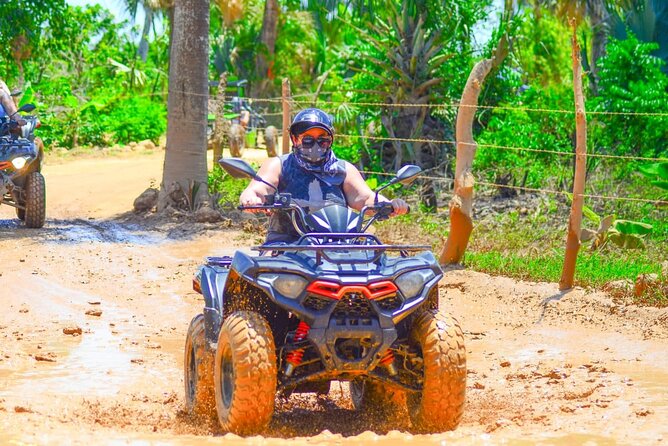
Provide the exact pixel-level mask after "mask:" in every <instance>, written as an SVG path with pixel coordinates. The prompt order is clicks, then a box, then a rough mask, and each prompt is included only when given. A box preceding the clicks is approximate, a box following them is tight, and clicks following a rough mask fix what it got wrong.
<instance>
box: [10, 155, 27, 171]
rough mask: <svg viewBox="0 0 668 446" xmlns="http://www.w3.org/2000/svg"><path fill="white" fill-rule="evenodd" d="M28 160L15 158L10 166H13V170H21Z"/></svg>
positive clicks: (20, 157) (21, 157)
mask: <svg viewBox="0 0 668 446" xmlns="http://www.w3.org/2000/svg"><path fill="white" fill-rule="evenodd" d="M29 159H30V157H29V156H17V157H16V158H14V159H13V160H12V166H14V169H16V170H19V169H23V167H24V166H25V165H26V163H27V162H28V160H29Z"/></svg>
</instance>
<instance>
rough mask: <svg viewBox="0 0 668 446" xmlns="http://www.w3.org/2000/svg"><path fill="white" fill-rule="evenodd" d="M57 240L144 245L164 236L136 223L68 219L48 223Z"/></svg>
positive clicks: (154, 242)
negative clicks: (123, 223) (125, 223)
mask: <svg viewBox="0 0 668 446" xmlns="http://www.w3.org/2000/svg"><path fill="white" fill-rule="evenodd" d="M50 226H51V228H50V229H52V231H53V233H54V236H55V237H57V240H55V241H58V242H71V243H81V242H108V243H128V244H133V245H139V246H145V245H155V244H157V243H160V242H162V241H164V240H165V238H164V236H158V235H156V234H153V233H150V232H147V231H146V230H144V229H143V228H141V227H140V226H138V225H121V224H119V223H115V222H110V221H103V222H97V221H91V220H81V219H76V220H71V221H70V220H68V221H54V222H52V224H51V225H50Z"/></svg>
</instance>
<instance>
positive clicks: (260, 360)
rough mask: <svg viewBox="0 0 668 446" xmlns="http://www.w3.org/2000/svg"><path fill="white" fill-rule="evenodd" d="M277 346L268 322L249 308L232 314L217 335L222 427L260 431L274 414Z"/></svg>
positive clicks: (218, 406) (240, 431) (216, 378)
mask: <svg viewBox="0 0 668 446" xmlns="http://www.w3.org/2000/svg"><path fill="white" fill-rule="evenodd" d="M276 375H277V368H276V348H275V344H274V337H273V335H272V332H271V328H270V327H269V324H268V323H267V321H265V320H264V318H262V316H260V315H259V314H257V313H254V312H252V311H238V312H235V313H232V314H231V315H230V316H229V317H228V318H227V319H226V320H225V322H224V323H223V326H222V327H221V330H220V335H219V336H218V348H217V349H216V359H215V363H214V384H215V389H216V409H217V412H218V421H219V422H220V425H221V427H222V428H223V429H224V430H226V431H229V432H233V433H235V434H239V435H249V434H254V433H257V432H260V431H262V430H263V429H264V428H265V427H266V426H267V425H268V424H269V421H270V420H271V417H272V415H273V413H274V398H275V396H276Z"/></svg>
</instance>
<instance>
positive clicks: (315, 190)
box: [266, 153, 347, 243]
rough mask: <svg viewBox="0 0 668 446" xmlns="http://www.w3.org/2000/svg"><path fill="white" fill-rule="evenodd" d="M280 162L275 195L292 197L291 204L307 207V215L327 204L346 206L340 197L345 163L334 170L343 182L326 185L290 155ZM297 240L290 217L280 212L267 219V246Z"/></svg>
mask: <svg viewBox="0 0 668 446" xmlns="http://www.w3.org/2000/svg"><path fill="white" fill-rule="evenodd" d="M279 159H280V160H281V175H280V177H279V181H278V192H280V193H290V194H292V200H293V201H295V202H296V203H297V204H299V205H301V206H306V208H307V209H306V211H307V212H314V211H317V210H319V209H322V208H323V207H325V206H326V205H330V204H340V205H342V206H346V205H347V203H346V197H345V195H344V193H343V181H344V180H345V172H346V169H345V167H346V164H345V161H341V160H337V161H336V162H337V163H339V164H340V166H337V167H338V169H337V170H338V171H339V172H342V174H343V176H344V178H343V179H341V178H337V179H336V180H335V181H332V182H328V181H326V180H325V179H323V177H322V176H320V175H318V176H316V174H314V173H313V172H309V171H308V170H305V169H303V168H302V167H301V166H300V165H299V164H298V163H297V160H296V159H295V155H294V154H292V153H290V154H288V155H281V156H280V157H279ZM325 178H326V177H325ZM331 183H335V184H331ZM298 238H299V234H298V233H297V231H295V229H294V227H293V225H292V220H291V219H290V215H289V214H287V213H283V212H276V213H274V214H272V216H271V217H270V218H269V229H268V231H267V240H266V243H272V242H288V243H290V242H294V241H296V240H297V239H298Z"/></svg>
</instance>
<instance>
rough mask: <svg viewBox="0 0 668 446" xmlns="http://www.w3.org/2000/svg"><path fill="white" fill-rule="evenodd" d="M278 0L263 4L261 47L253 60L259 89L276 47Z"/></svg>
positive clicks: (266, 76) (264, 79) (265, 79)
mask: <svg viewBox="0 0 668 446" xmlns="http://www.w3.org/2000/svg"><path fill="white" fill-rule="evenodd" d="M278 14H279V8H278V0H266V3H265V4H264V18H263V19H262V32H261V33H260V45H261V48H260V49H259V51H258V53H257V60H256V62H255V64H256V65H255V67H256V76H257V78H258V79H259V80H260V84H261V86H260V90H264V86H265V85H266V83H267V79H268V70H269V64H270V63H271V62H272V61H273V60H274V51H275V49H276V38H277V36H278Z"/></svg>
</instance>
